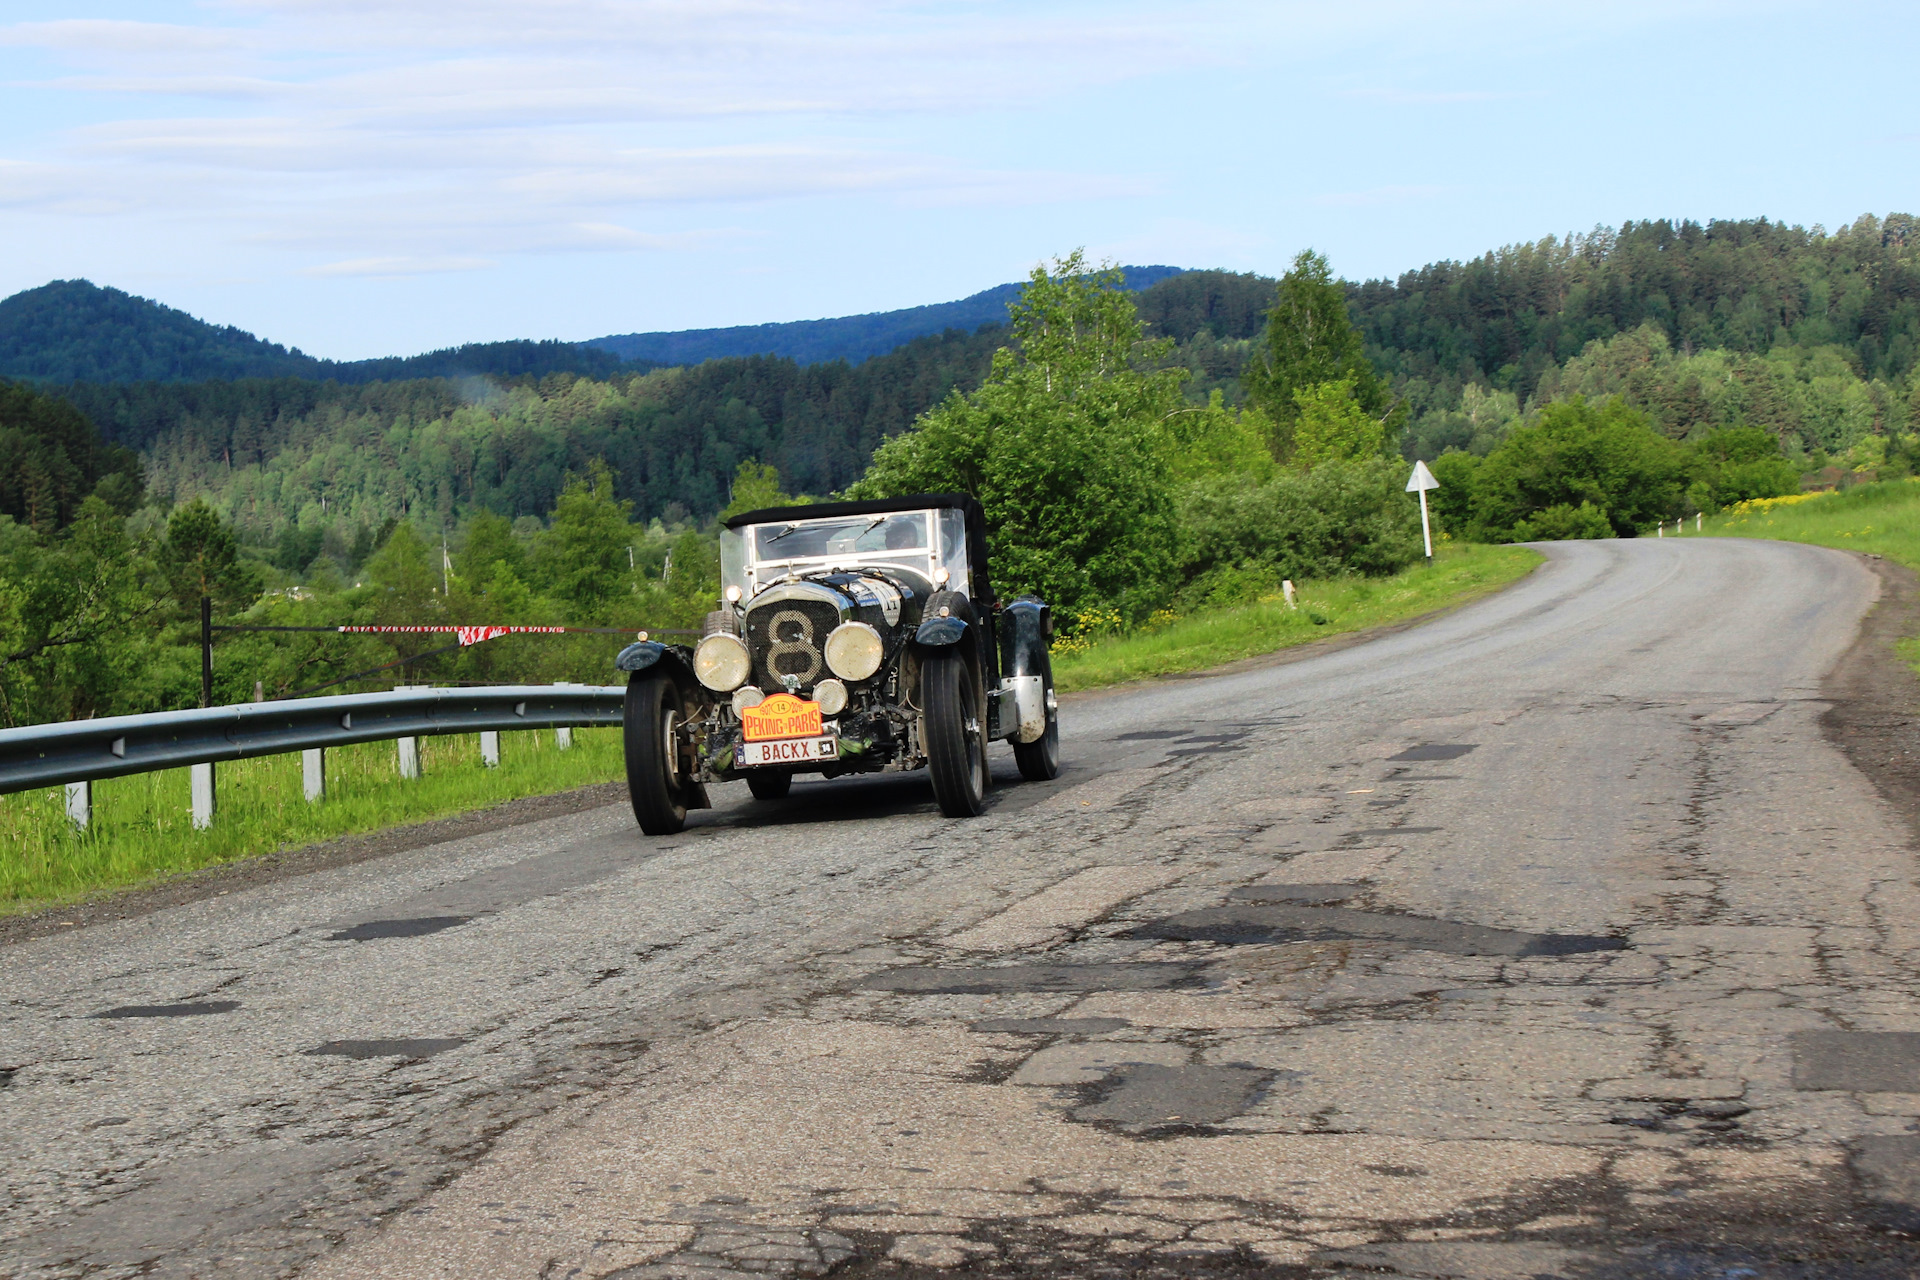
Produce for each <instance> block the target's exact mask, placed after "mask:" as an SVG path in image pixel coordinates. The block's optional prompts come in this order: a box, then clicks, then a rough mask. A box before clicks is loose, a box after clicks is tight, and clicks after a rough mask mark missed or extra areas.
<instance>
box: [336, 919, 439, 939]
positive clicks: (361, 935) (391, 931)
mask: <svg viewBox="0 0 1920 1280" xmlns="http://www.w3.org/2000/svg"><path fill="white" fill-rule="evenodd" d="M471 919H473V917H472V916H416V917H414V918H413V919H411V920H369V921H367V922H366V923H364V924H356V925H350V926H349V927H347V928H345V929H341V930H339V931H338V932H335V933H330V934H328V935H327V941H328V942H370V941H372V940H373V939H375V938H424V937H426V936H427V935H428V934H430V933H439V932H440V931H441V930H442V929H451V928H454V927H455V926H457V925H463V924H465V923H467V921H469V920H471Z"/></svg>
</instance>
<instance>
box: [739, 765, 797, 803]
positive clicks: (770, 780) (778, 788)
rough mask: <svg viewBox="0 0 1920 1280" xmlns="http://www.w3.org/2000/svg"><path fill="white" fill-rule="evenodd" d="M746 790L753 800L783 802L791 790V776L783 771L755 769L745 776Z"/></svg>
mask: <svg viewBox="0 0 1920 1280" xmlns="http://www.w3.org/2000/svg"><path fill="white" fill-rule="evenodd" d="M747 790H749V791H751V792H753V798H754V799H755V800H783V799H785V798H786V794H787V792H789V791H791V790H793V775H792V774H791V773H788V772H787V771H786V770H785V769H755V770H754V771H753V772H752V773H749V774H748V775H747Z"/></svg>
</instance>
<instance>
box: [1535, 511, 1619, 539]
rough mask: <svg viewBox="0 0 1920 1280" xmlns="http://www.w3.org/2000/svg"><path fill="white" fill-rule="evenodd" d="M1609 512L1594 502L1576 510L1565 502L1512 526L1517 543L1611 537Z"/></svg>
mask: <svg viewBox="0 0 1920 1280" xmlns="http://www.w3.org/2000/svg"><path fill="white" fill-rule="evenodd" d="M1612 536H1613V526H1612V525H1611V524H1609V523H1608V522H1607V513H1606V512H1605V511H1604V510H1602V509H1601V508H1599V507H1596V506H1594V505H1593V504H1592V503H1591V502H1583V503H1581V504H1580V505H1579V506H1577V507H1573V506H1568V505H1567V504H1566V503H1564V502H1562V503H1560V504H1559V505H1557V506H1552V507H1548V508H1547V509H1546V510H1545V511H1542V512H1540V513H1539V514H1537V515H1535V516H1534V517H1533V518H1532V519H1531V520H1522V521H1521V522H1520V523H1519V524H1516V525H1514V526H1513V540H1514V541H1515V542H1565V541H1567V540H1568V539H1571V538H1611V537H1612Z"/></svg>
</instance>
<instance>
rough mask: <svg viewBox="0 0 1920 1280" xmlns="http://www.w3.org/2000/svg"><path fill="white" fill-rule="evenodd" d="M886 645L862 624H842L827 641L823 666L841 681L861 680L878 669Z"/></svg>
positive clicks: (876, 634) (876, 632) (874, 632)
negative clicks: (825, 663)
mask: <svg viewBox="0 0 1920 1280" xmlns="http://www.w3.org/2000/svg"><path fill="white" fill-rule="evenodd" d="M886 650H887V646H886V642H885V641H883V640H881V639H880V633H879V632H878V631H875V630H874V629H873V628H872V627H870V626H868V625H867V624H866V623H864V622H843V623H841V624H840V625H839V626H837V627H835V628H834V629H833V634H832V635H830V636H828V637H827V654H826V656H827V665H828V666H829V667H831V668H832V669H833V674H835V675H837V676H839V677H840V678H841V679H842V680H865V679H866V678H867V677H868V676H870V675H872V674H873V673H874V672H876V671H878V670H879V669H880V659H881V658H882V657H884V656H886Z"/></svg>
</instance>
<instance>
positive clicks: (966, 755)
mask: <svg viewBox="0 0 1920 1280" xmlns="http://www.w3.org/2000/svg"><path fill="white" fill-rule="evenodd" d="M920 706H921V708H922V712H921V714H922V715H923V717H924V719H925V724H926V747H927V773H928V775H929V776H930V777H931V778H932V780H933V798H934V799H935V800H938V801H939V802H940V812H942V813H944V814H946V815H947V816H948V817H949V818H971V817H973V816H974V815H975V814H978V813H982V812H984V811H985V810H986V807H987V750H986V748H987V739H986V732H985V726H984V725H982V724H981V714H980V695H979V691H978V690H977V689H975V687H974V680H973V672H972V671H970V670H968V668H967V663H966V659H965V658H963V657H961V656H960V655H959V654H957V653H953V652H951V651H948V652H942V653H933V654H929V655H928V656H927V657H926V659H925V660H923V661H922V662H921V664H920Z"/></svg>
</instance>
